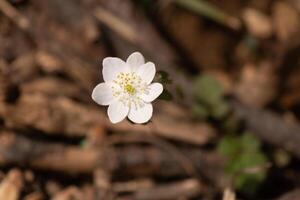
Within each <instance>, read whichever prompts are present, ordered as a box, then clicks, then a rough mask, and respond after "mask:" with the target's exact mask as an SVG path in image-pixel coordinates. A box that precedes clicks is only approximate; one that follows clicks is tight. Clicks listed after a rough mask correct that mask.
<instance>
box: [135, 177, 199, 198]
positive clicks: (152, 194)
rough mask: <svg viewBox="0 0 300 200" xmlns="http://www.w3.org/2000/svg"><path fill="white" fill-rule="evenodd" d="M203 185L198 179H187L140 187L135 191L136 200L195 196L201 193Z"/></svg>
mask: <svg viewBox="0 0 300 200" xmlns="http://www.w3.org/2000/svg"><path fill="white" fill-rule="evenodd" d="M201 190H202V188H201V185H200V183H199V182H198V181H197V180H196V179H187V180H184V181H181V182H176V183H171V184H166V185H157V186H155V187H153V188H145V189H140V190H138V191H137V192H135V193H134V195H133V197H132V199H134V200H153V199H160V200H168V199H178V198H193V197H196V196H198V195H199V194H200V193H201Z"/></svg>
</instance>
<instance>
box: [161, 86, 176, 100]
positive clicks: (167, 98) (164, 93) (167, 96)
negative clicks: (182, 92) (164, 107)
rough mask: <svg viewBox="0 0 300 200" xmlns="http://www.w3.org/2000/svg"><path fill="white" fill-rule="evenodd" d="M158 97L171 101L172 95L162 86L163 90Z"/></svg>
mask: <svg viewBox="0 0 300 200" xmlns="http://www.w3.org/2000/svg"><path fill="white" fill-rule="evenodd" d="M158 99H161V100H165V101H172V99H173V96H172V94H171V93H170V92H169V91H168V90H167V89H165V88H164V90H163V92H162V93H161V95H160V96H159V97H158Z"/></svg>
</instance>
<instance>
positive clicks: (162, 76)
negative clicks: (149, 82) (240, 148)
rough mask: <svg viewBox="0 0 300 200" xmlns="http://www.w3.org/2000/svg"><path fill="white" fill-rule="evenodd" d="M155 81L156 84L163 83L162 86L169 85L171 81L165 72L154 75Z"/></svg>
mask: <svg viewBox="0 0 300 200" xmlns="http://www.w3.org/2000/svg"><path fill="white" fill-rule="evenodd" d="M155 80H156V81H157V82H160V83H163V84H171V83H172V82H173V81H172V80H171V79H170V76H169V74H168V72H166V71H162V70H161V71H158V72H157V73H156V75H155Z"/></svg>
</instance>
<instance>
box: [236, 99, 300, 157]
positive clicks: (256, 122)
mask: <svg viewBox="0 0 300 200" xmlns="http://www.w3.org/2000/svg"><path fill="white" fill-rule="evenodd" d="M232 105H233V109H234V112H235V114H236V116H237V117H238V118H239V119H242V120H244V121H245V123H246V125H247V126H248V128H249V129H250V130H251V131H252V133H253V134H255V135H257V136H258V137H259V138H261V139H262V140H264V141H266V142H268V143H270V144H273V145H276V146H280V147H282V148H284V149H286V150H288V151H290V152H291V153H293V154H294V155H295V156H297V157H298V158H300V147H299V144H300V134H299V132H300V126H299V125H297V124H291V123H288V122H286V121H284V119H282V117H280V116H279V115H277V114H275V113H273V112H271V111H265V110H259V109H255V108H250V107H247V106H245V105H243V104H241V103H238V102H233V104H232Z"/></svg>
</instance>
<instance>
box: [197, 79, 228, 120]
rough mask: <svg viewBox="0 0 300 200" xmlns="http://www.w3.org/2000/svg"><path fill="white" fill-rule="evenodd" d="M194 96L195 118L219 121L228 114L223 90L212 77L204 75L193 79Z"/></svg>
mask: <svg viewBox="0 0 300 200" xmlns="http://www.w3.org/2000/svg"><path fill="white" fill-rule="evenodd" d="M194 95H195V98H196V104H195V105H194V106H193V112H194V114H195V116H196V117H198V118H201V119H205V118H207V117H210V116H211V117H213V118H216V119H221V118H223V117H224V116H226V115H227V114H228V112H229V105H228V103H227V102H226V100H225V99H224V90H223V88H222V86H221V85H220V83H219V82H218V81H217V80H216V79H215V78H214V77H212V76H210V75H207V74H204V75H201V76H199V77H197V78H196V79H195V82H194Z"/></svg>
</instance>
